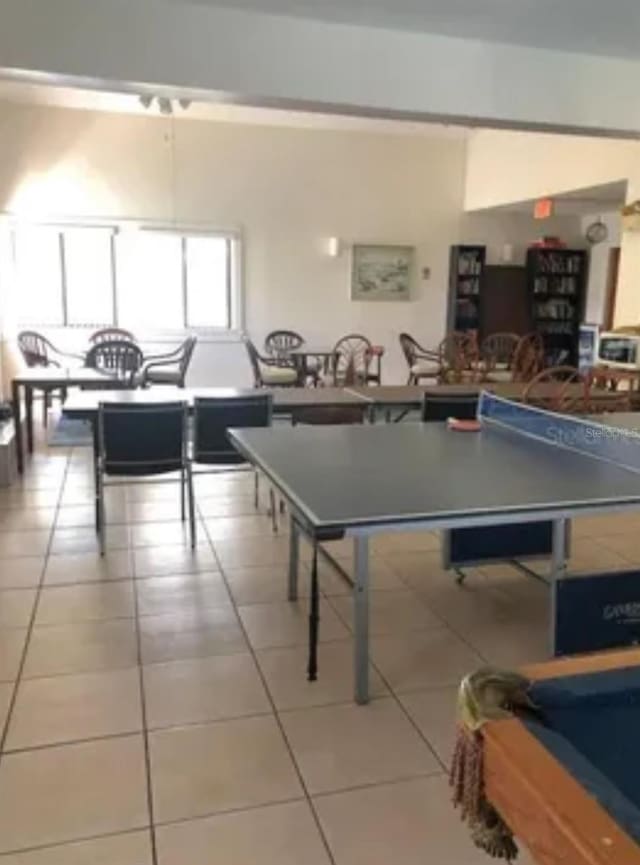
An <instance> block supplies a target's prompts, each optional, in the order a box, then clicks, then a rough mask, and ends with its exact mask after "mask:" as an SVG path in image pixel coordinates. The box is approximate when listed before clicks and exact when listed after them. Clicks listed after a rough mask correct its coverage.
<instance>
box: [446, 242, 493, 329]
mask: <svg viewBox="0 0 640 865" xmlns="http://www.w3.org/2000/svg"><path fill="white" fill-rule="evenodd" d="M485 261H486V247H484V246H452V247H451V256H450V259H449V314H448V318H447V330H449V331H451V330H459V331H469V330H473V331H476V332H477V333H479V332H480V330H481V326H482V288H483V283H484V273H485Z"/></svg>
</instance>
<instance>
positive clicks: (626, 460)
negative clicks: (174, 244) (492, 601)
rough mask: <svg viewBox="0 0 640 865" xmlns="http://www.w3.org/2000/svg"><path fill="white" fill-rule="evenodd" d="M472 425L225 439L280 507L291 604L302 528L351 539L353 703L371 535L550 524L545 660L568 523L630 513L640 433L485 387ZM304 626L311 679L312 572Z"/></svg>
mask: <svg viewBox="0 0 640 865" xmlns="http://www.w3.org/2000/svg"><path fill="white" fill-rule="evenodd" d="M478 419H479V420H480V422H481V429H480V431H479V432H459V431H454V430H451V429H449V428H448V426H447V425H446V424H444V423H442V424H440V423H438V424H434V423H429V424H422V423H410V424H409V423H408V424H398V425H384V426H382V425H381V426H359V425H354V426H339V427H337V426H334V427H291V428H289V427H278V428H268V429H246V430H231V431H230V433H229V434H230V437H231V439H232V441H233V442H234V444H235V446H236V447H237V449H238V450H239V451H240V452H241V453H242V454H243V455H244V456H245V457H246V458H247V459H248V460H249V461H250V462H251V463H253V464H254V465H255V466H256V467H257V468H258V469H260V471H261V472H263V473H264V474H265V475H266V476H267V477H268V478H269V480H270V481H271V482H272V483H273V484H274V485H275V487H276V488H277V489H278V490H279V491H280V493H281V495H282V496H283V497H284V498H285V499H286V501H287V503H288V505H289V510H290V514H291V534H290V557H289V599H290V600H296V599H297V591H298V589H297V587H298V570H299V567H298V566H299V542H300V534H301V533H304V534H305V535H306V536H308V537H309V538H310V539H311V541H312V543H313V544H314V549H315V548H317V545H318V544H319V543H321V542H322V541H327V540H336V539H339V538H344V537H352V538H353V544H354V589H353V591H354V630H355V641H354V642H355V659H354V666H355V699H356V701H357V702H359V703H366V702H367V701H368V698H369V683H368V672H369V540H370V538H371V537H372V536H373V535H376V534H377V533H383V532H384V533H388V532H393V531H410V530H420V531H424V530H442V529H456V528H465V527H480V526H506V525H510V524H516V523H521V524H522V523H527V524H528V523H531V524H533V523H539V522H541V521H551V523H552V555H551V573H550V583H551V586H550V590H551V595H552V602H551V606H552V626H551V651H552V653H553V652H555V622H556V616H555V613H556V602H557V591H558V590H557V587H558V584H559V582H560V581H561V580H562V578H563V577H564V576H565V573H566V559H567V526H568V521H570V520H571V518H573V517H578V516H586V515H596V514H609V513H615V512H617V511H625V510H640V433H638V432H636V431H635V430H634V429H629V428H624V427H623V428H621V427H620V426H616V425H615V424H613V423H609V424H608V422H607V420H606V418H605V419H603V418H602V417H600V418H599V419H598V420H596V419H589V418H577V417H570V416H564V415H559V414H554V413H551V412H547V411H544V410H542V409H538V408H534V407H531V406H524V405H520V404H517V403H514V402H511V401H509V400H505V399H502V398H500V397H496V396H493V395H491V394H489V393H486V392H485V393H482V395H481V397H480V401H479V405H478ZM627 426H629V425H627ZM638 426H639V427H640V418H639V424H638ZM315 560H316V557H315V556H314V563H315ZM639 581H640V577H639ZM566 582H573V581H566ZM639 584H640V583H639ZM639 595H640V592H639ZM310 624H311V659H310V671H309V672H310V678H314V675H315V643H316V639H317V628H318V587H317V568H316V567H315V566H314V568H313V574H312V600H311V614H310Z"/></svg>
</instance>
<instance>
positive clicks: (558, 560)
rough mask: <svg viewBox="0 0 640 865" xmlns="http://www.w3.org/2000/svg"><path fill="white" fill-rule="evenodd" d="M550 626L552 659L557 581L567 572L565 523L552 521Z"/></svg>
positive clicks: (554, 645)
mask: <svg viewBox="0 0 640 865" xmlns="http://www.w3.org/2000/svg"><path fill="white" fill-rule="evenodd" d="M551 543H552V546H551V626H550V644H551V655H552V657H554V656H555V654H556V610H557V601H558V581H559V580H561V579H562V578H563V577H564V576H565V574H566V570H567V549H566V548H567V521H566V520H564V519H560V520H554V521H553V525H552V528H551Z"/></svg>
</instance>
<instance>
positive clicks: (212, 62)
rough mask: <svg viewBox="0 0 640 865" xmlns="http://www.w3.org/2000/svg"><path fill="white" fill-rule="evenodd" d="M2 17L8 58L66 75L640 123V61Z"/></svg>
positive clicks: (543, 119) (478, 113)
mask: <svg viewBox="0 0 640 865" xmlns="http://www.w3.org/2000/svg"><path fill="white" fill-rule="evenodd" d="M227 5H229V4H227ZM0 21H1V22H2V25H1V26H0V62H1V63H2V66H3V67H4V68H5V69H8V70H22V71H23V72H24V71H35V72H39V73H47V74H48V75H53V76H57V77H58V79H59V78H60V77H61V76H71V77H73V78H75V79H76V81H77V79H79V78H82V79H85V80H87V79H88V80H90V81H94V82H99V83H103V84H104V83H106V84H109V83H111V84H113V83H114V82H127V83H129V84H130V85H131V86H134V85H135V86H136V87H140V86H145V85H146V86H148V87H155V88H156V89H157V88H158V87H163V86H165V87H173V88H189V89H193V88H196V89H200V90H207V91H211V90H213V91H225V92H226V93H228V94H231V95H232V96H234V97H241V98H244V99H248V100H249V101H251V100H253V101H256V100H257V101H262V102H271V103H273V102H274V101H279V102H282V101H285V102H290V101H294V102H295V103H297V104H298V105H300V104H303V103H304V104H307V105H313V106H329V105H334V106H338V107H339V108H341V109H342V110H343V111H344V110H348V111H352V110H353V108H354V107H357V108H359V109H360V110H365V111H370V112H382V111H386V112H408V113H414V114H420V115H422V116H424V115H431V116H440V117H448V118H458V119H459V118H466V119H469V118H472V119H476V120H483V121H487V123H486V124H485V125H490V124H496V123H499V124H505V123H507V124H508V123H520V124H543V125H547V126H548V125H553V126H557V127H560V128H562V129H564V130H570V129H583V130H585V131H586V130H597V129H602V130H609V131H627V132H634V133H637V132H638V131H640V105H639V103H638V99H637V81H638V80H639V78H640V63H638V62H636V61H633V60H621V59H617V58H612V57H605V56H595V55H585V54H579V53H577V52H561V51H548V50H539V49H533V48H524V47H520V46H517V45H505V44H499V43H496V42H487V41H478V40H475V41H474V40H470V39H466V40H465V39H452V38H448V37H444V36H439V35H434V34H429V33H420V32H410V31H397V30H391V29H386V28H383V27H363V26H354V25H346V24H336V23H325V22H322V21H314V20H305V19H303V18H292V17H287V16H284V15H283V16H274V15H264V14H260V13H258V12H245V11H241V10H237V9H231V8H226V9H221V8H218V7H216V6H215V5H214V4H206V3H200V4H191V3H189V2H181V3H176V2H169V3H167V2H162V0H0ZM115 89H119V88H118V87H116V88H115Z"/></svg>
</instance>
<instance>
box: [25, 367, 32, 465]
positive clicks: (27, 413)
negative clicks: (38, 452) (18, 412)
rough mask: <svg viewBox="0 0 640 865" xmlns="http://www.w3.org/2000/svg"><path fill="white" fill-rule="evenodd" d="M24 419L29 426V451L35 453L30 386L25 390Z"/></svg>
mask: <svg viewBox="0 0 640 865" xmlns="http://www.w3.org/2000/svg"><path fill="white" fill-rule="evenodd" d="M24 404H25V409H24V417H25V422H26V424H27V450H28V451H29V453H30V454H32V453H33V388H32V387H31V385H30V384H27V385H25V388H24Z"/></svg>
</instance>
